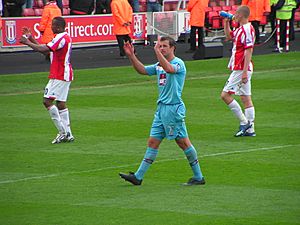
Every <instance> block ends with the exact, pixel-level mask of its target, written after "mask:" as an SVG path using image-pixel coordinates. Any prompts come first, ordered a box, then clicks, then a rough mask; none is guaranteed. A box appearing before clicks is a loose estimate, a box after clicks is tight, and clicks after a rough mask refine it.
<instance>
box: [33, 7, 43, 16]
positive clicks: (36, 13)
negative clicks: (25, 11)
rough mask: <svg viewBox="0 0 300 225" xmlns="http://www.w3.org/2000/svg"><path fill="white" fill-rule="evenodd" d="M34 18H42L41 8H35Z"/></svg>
mask: <svg viewBox="0 0 300 225" xmlns="http://www.w3.org/2000/svg"><path fill="white" fill-rule="evenodd" d="M34 14H35V16H42V14H43V8H36V9H34Z"/></svg>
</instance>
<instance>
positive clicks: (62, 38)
mask: <svg viewBox="0 0 300 225" xmlns="http://www.w3.org/2000/svg"><path fill="white" fill-rule="evenodd" d="M47 46H48V48H49V49H50V51H51V52H52V54H51V66H50V74H49V79H56V80H64V81H72V80H73V69H72V65H71V62H70V58H71V51H72V40H71V38H70V36H69V35H68V33H67V32H63V33H59V34H57V35H56V36H55V37H54V38H53V40H52V41H51V42H49V43H48V44H47Z"/></svg>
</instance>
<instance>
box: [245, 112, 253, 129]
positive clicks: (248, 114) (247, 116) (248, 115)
mask: <svg viewBox="0 0 300 225" xmlns="http://www.w3.org/2000/svg"><path fill="white" fill-rule="evenodd" d="M245 116H246V118H247V120H249V121H250V123H251V124H252V127H251V128H249V130H248V132H249V133H254V119H255V110H254V106H252V107H250V108H247V109H245Z"/></svg>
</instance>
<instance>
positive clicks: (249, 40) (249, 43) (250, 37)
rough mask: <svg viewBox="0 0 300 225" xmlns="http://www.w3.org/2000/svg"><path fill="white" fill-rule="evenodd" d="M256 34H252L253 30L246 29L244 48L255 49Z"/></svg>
mask: <svg viewBox="0 0 300 225" xmlns="http://www.w3.org/2000/svg"><path fill="white" fill-rule="evenodd" d="M254 35H255V34H254V33H253V32H251V29H245V32H244V38H245V39H244V48H245V49H247V48H253V46H254V41H255V36H254Z"/></svg>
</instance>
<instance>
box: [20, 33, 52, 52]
mask: <svg viewBox="0 0 300 225" xmlns="http://www.w3.org/2000/svg"><path fill="white" fill-rule="evenodd" d="M20 43H22V44H24V45H27V46H29V47H30V48H32V49H33V50H34V51H37V52H41V53H49V52H50V49H49V48H48V47H47V45H45V44H42V45H41V44H36V43H33V42H31V40H29V38H27V37H25V36H22V37H21V39H20Z"/></svg>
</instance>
